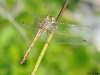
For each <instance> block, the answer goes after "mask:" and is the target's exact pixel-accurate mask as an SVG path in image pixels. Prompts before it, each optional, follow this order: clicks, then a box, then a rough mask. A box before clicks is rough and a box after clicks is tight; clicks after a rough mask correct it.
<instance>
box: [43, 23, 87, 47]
mask: <svg viewBox="0 0 100 75" xmlns="http://www.w3.org/2000/svg"><path fill="white" fill-rule="evenodd" d="M53 26H54V25H53ZM86 29H88V28H87V26H82V25H81V26H78V25H67V24H64V23H59V24H58V27H57V29H56V31H55V33H54V35H53V37H52V40H51V43H58V44H74V45H84V44H87V41H86V40H85V39H84V35H85V32H86ZM49 34H50V32H48V31H45V32H43V33H42V34H41V39H42V40H43V41H45V42H46V40H47V38H48V36H49Z"/></svg>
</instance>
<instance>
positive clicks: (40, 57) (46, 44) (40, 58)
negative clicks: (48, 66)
mask: <svg viewBox="0 0 100 75" xmlns="http://www.w3.org/2000/svg"><path fill="white" fill-rule="evenodd" d="M68 2H69V0H66V2H65V4H64V5H63V7H62V9H61V11H60V13H59V15H58V17H57V19H56V22H59V20H60V18H61V16H62V14H63V12H64V10H65V8H66V6H67V4H68ZM53 34H54V31H52V32H51V33H50V35H49V37H48V39H47V42H46V43H45V45H44V47H43V49H42V51H41V53H40V55H39V58H38V60H37V62H36V65H35V67H34V69H33V71H32V73H31V75H35V73H36V71H37V69H38V67H39V64H40V62H41V60H42V58H43V55H44V53H45V51H46V49H47V47H48V43H49V42H50V40H51V38H52V36H53Z"/></svg>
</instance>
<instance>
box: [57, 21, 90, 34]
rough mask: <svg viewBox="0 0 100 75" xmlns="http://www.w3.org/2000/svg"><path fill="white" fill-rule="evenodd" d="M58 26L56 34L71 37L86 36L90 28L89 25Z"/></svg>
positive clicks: (61, 24)
mask: <svg viewBox="0 0 100 75" xmlns="http://www.w3.org/2000/svg"><path fill="white" fill-rule="evenodd" d="M55 24H56V22H55ZM57 25H58V27H57V29H56V31H55V32H56V33H60V34H63V35H69V36H82V35H86V31H88V30H89V27H90V26H89V25H75V24H65V23H57Z"/></svg>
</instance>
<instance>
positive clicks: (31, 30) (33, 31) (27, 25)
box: [22, 22, 38, 35]
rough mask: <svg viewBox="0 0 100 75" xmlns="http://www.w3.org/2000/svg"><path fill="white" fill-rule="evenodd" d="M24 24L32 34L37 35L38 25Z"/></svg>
mask: <svg viewBox="0 0 100 75" xmlns="http://www.w3.org/2000/svg"><path fill="white" fill-rule="evenodd" d="M22 26H23V27H24V28H25V29H26V30H27V31H28V32H29V33H30V34H32V35H35V33H36V31H37V30H38V27H34V26H33V25H29V24H26V23H24V22H23V23H22Z"/></svg>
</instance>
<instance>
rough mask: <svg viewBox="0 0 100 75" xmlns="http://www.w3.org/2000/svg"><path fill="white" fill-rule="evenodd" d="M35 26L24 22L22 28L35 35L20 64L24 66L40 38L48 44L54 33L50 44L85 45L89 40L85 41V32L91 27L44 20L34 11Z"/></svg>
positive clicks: (46, 18) (50, 18) (49, 19)
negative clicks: (50, 35)
mask: <svg viewBox="0 0 100 75" xmlns="http://www.w3.org/2000/svg"><path fill="white" fill-rule="evenodd" d="M33 16H34V24H33V25H29V24H26V23H24V22H22V26H23V27H24V28H25V29H26V30H28V31H29V32H30V33H31V34H33V35H34V39H33V41H32V43H31V45H30V46H29V48H28V50H27V52H26V54H25V55H24V57H23V59H22V61H21V62H20V64H23V63H24V62H25V60H26V58H27V56H28V54H29V52H30V50H31V48H32V47H33V46H34V44H35V42H36V41H37V39H38V38H39V37H41V40H42V41H44V42H46V41H47V38H48V36H49V34H50V33H51V32H52V31H54V35H53V37H52V39H51V41H50V43H57V44H73V45H85V44H87V40H85V39H84V37H83V36H84V32H85V30H87V29H88V28H89V27H90V26H88V25H75V24H65V23H58V22H55V19H54V17H53V16H49V15H47V16H46V17H45V18H44V19H41V18H40V17H39V16H38V15H37V13H36V12H35V11H34V14H33Z"/></svg>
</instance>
